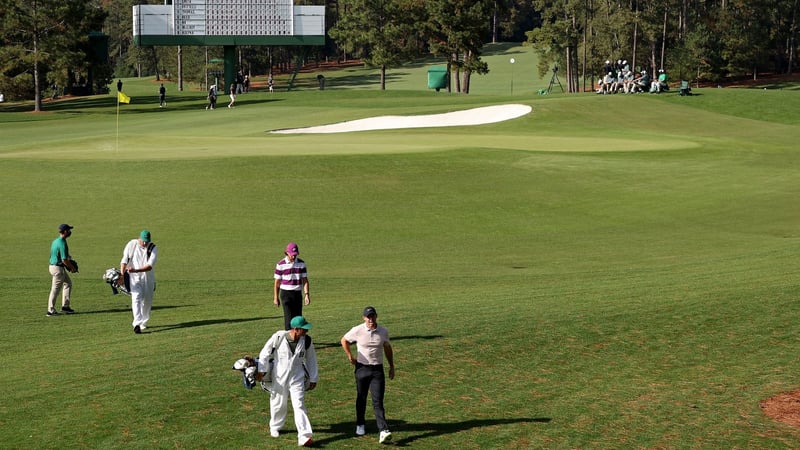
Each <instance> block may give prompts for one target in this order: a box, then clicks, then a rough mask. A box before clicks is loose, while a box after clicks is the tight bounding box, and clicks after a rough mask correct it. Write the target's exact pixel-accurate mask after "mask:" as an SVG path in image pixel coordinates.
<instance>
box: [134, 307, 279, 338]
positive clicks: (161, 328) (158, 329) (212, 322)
mask: <svg viewBox="0 0 800 450" xmlns="http://www.w3.org/2000/svg"><path fill="white" fill-rule="evenodd" d="M153 308H154V309H155V307H153ZM277 318H283V317H282V316H281V317H277V316H276V317H253V318H250V319H207V320H193V321H190V322H182V323H176V324H173V325H155V326H148V327H147V329H148V332H150V333H161V332H163V331H171V330H179V329H182V328H193V327H205V326H208V325H219V324H230V323H244V322H253V321H256V320H264V319H277Z"/></svg>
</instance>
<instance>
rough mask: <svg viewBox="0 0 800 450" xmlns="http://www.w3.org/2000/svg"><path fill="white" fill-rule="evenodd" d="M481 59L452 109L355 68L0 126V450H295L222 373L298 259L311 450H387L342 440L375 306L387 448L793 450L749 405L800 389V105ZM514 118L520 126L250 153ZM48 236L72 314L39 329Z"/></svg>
mask: <svg viewBox="0 0 800 450" xmlns="http://www.w3.org/2000/svg"><path fill="white" fill-rule="evenodd" d="M512 55H513V57H514V58H515V61H516V62H515V64H514V67H513V68H509V67H506V65H508V59H509V58H510V57H511V56H512ZM487 58H489V59H490V60H491V61H490V69H492V72H490V74H489V75H486V76H484V77H480V78H478V79H477V80H475V82H474V83H473V90H472V93H470V94H469V95H457V94H448V93H446V92H438V93H437V92H435V91H432V90H426V89H425V74H426V70H425V67H426V66H424V65H415V66H413V67H408V68H405V69H396V70H394V71H392V72H391V74H392V77H391V78H390V82H389V83H388V85H387V91H385V92H381V91H379V90H377V88H376V86H375V84H374V82H375V73H376V72H375V71H374V70H371V69H366V68H349V69H347V70H346V71H342V72H328V73H326V74H325V76H326V79H328V80H329V82H328V84H327V86H328V88H326V90H324V91H320V90H318V89H315V88H314V87H313V80H314V78H313V77H314V74H303V76H304V77H305V79H301V80H300V83H299V87H298V88H297V89H295V90H292V91H287V90H286V89H283V88H282V87H283V86H281V85H280V82H285V77H283V78H281V77H279V79H278V81H279V85H278V86H279V87H281V89H279V90H278V91H276V92H275V93H273V94H269V93H268V92H264V91H263V90H260V91H259V90H257V91H256V92H252V93H249V94H244V95H242V96H240V99H239V100H237V107H236V108H235V109H228V108H225V107H224V105H225V103H223V102H222V100H223V97H220V99H221V100H220V106H222V107H221V108H219V109H218V110H216V111H206V110H205V109H204V106H205V98H204V97H205V96H204V92H203V90H201V89H200V88H199V87H197V86H190V87H189V88H187V89H186V90H185V91H184V92H178V91H177V88H176V87H175V85H174V83H171V84H168V107H167V108H163V109H162V108H158V101H157V86H158V84H156V83H155V82H154V81H153V80H152V79H126V80H124V81H125V86H126V91H127V93H128V94H129V95H130V96H131V97H132V99H133V101H132V103H131V104H130V105H121V106H120V107H119V108H118V106H117V104H116V101H115V98H114V97H113V96H112V95H107V96H96V97H90V98H77V99H66V100H62V101H59V102H55V103H53V104H45V108H44V109H45V111H46V112H44V113H41V114H32V113H29V112H25V111H28V110H30V108H27V109H26V105H19V104H3V105H0V176H2V185H0V186H2V187H0V193H2V195H1V196H0V198H2V204H3V209H4V211H5V214H3V218H2V219H0V246H1V248H3V249H4V253H5V258H3V260H4V262H3V263H2V264H0V269H2V270H1V271H0V300H2V304H3V306H4V313H3V315H2V318H0V330H2V332H3V339H2V340H0V393H2V401H0V438H2V439H0V447H2V448H54V449H55V448H59V449H61V448H123V447H124V448H164V449H166V448H206V449H223V448H254V449H255V448H290V447H294V446H295V445H296V441H295V438H294V431H293V430H294V428H293V425H291V424H292V419H291V418H290V420H289V424H290V425H288V429H287V430H286V431H287V432H286V433H284V434H283V435H282V436H281V437H280V438H278V439H273V438H270V437H269V428H268V420H269V406H268V398H267V396H266V395H265V394H263V393H262V392H260V391H256V390H254V391H246V390H245V389H244V388H243V387H242V385H241V382H240V376H239V373H238V372H236V371H233V370H231V364H232V363H233V361H234V360H236V359H237V358H239V357H241V356H242V354H244V353H254V352H257V351H258V350H259V349H260V348H261V347H262V346H263V344H264V342H265V341H266V339H267V338H268V337H269V336H270V335H271V333H272V332H274V331H275V330H277V329H279V328H280V327H281V326H282V323H283V322H282V320H283V319H282V312H281V311H280V310H279V309H277V308H274V307H273V306H272V305H271V298H272V294H271V285H272V272H273V270H274V266H275V263H276V262H277V261H278V259H279V258H280V257H281V256H282V248H284V246H285V245H286V243H287V242H288V241H290V240H293V241H297V242H298V243H299V246H300V252H301V257H302V258H304V259H305V260H306V262H307V264H308V267H309V276H310V281H311V291H312V304H311V306H309V307H307V308H306V309H305V313H306V316H307V318H308V320H309V321H310V322H312V323H313V325H314V328H313V330H312V333H311V334H312V336H313V338H314V342H315V345H316V347H317V353H318V357H319V361H320V374H321V380H320V384H319V386H318V388H317V390H315V391H313V392H311V393H309V394H308V396H307V406H308V409H309V414H310V417H311V421H312V425H313V427H314V430H315V435H314V440H315V442H316V443H317V445H318V446H319V447H321V448H337V449H338V448H366V447H372V446H376V445H378V444H377V434H376V430H375V429H374V422H373V421H372V419H371V417H372V416H371V411H368V426H367V431H368V433H369V434H368V435H367V436H366V437H364V438H355V437H354V436H353V432H354V430H355V417H354V416H355V411H354V406H353V403H354V395H355V388H354V385H353V384H354V383H353V380H352V369H351V366H349V364H348V362H347V360H346V358H345V355H344V352H343V351H342V350H341V348H340V347H339V339H340V338H341V336H342V334H344V333H345V332H346V331H347V330H348V329H349V328H350V327H351V326H353V325H355V324H356V323H358V322H359V321H360V317H359V316H360V312H361V311H362V309H363V307H364V306H366V305H373V306H375V307H376V308H377V309H378V312H379V314H380V317H379V321H380V322H382V323H383V324H384V325H386V326H387V327H388V328H389V330H390V332H391V334H392V339H393V345H394V348H395V354H396V361H397V378H396V379H395V380H393V381H390V382H389V383H388V387H387V397H386V408H387V416H388V419H389V423H390V425H391V427H392V431H393V434H394V441H395V443H396V444H397V445H399V446H408V447H413V448H431V449H433V448H474V449H484V448H503V449H506V448H796V447H800V431H798V430H796V429H794V428H792V427H789V426H787V425H783V424H780V423H777V422H774V421H772V420H771V419H769V418H767V417H766V416H764V415H763V414H762V412H761V410H760V408H759V402H760V401H761V400H763V399H765V398H768V397H770V396H772V395H774V394H776V393H779V392H783V391H788V390H792V389H794V388H796V387H798V386H799V385H800V379H798V376H797V374H798V373H800V360H798V358H797V356H796V353H797V352H796V349H795V348H794V347H795V344H796V342H797V340H798V331H797V326H796V324H797V323H798V321H800V308H798V304H797V299H798V297H800V287H798V275H797V274H798V273H800V259H798V257H797V255H798V249H799V247H800V231H798V224H800V208H798V206H797V199H798V198H800V171H798V167H800V154H798V149H797V142H798V139H800V118H798V115H797V113H796V112H797V111H800V93H798V92H797V90H773V89H768V90H766V91H765V90H734V89H695V92H696V93H697V94H698V95H695V96H692V97H679V96H678V95H676V93H675V92H672V93H669V94H664V95H658V96H657V95H628V96H625V95H616V96H598V95H594V94H588V93H587V94H580V95H567V94H561V93H560V92H559V91H556V92H552V93H551V94H550V95H538V94H537V91H538V90H539V89H541V88H543V87H547V84H548V82H549V80H550V74H545V75H544V76H543V77H539V76H538V74H536V73H535V69H534V68H535V58H533V54H532V52H530V49H529V48H527V47H513V46H508V45H504V46H496V48H494V49H491V51H490V52H489V55H488V56H487ZM501 64H503V67H500V65H501ZM512 70H513V77H514V90H513V93H512V92H511V90H510V81H511V80H510V76H511V75H512V72H511V71H512ZM523 74H525V75H523ZM340 77H346V78H344V79H342V80H341V81H340V82H338V83H337V80H339V78H340ZM523 80H524V81H523ZM345 81H347V83H345ZM562 82H563V80H562ZM507 88H508V89H507ZM507 103H522V104H526V105H530V106H531V107H532V108H533V111H532V112H531V113H530V114H527V115H525V116H522V117H520V118H517V119H513V120H509V121H505V122H500V123H495V124H488V125H479V126H472V127H448V128H425V129H409V130H386V131H368V132H357V133H342V134H334V135H302V134H301V135H276V134H272V133H269V131H271V130H275V129H284V128H296V127H307V126H315V125H323V124H329V123H336V122H342V121H347V120H355V119H360V118H367V117H374V116H380V115H416V114H437V113H444V112H451V111H458V110H464V109H470V108H475V107H480V106H488V105H497V104H507ZM62 222H66V223H69V224H71V225H74V226H75V229H74V230H73V232H74V234H73V236H72V237H71V238H70V241H69V243H70V249H71V251H72V253H73V255H74V256H75V258H76V259H77V260H78V261H79V262H80V268H81V272H80V273H79V274H76V275H74V276H73V280H74V282H75V287H74V293H73V307H74V308H75V309H76V310H77V311H78V314H75V315H72V316H59V317H45V309H46V302H47V293H48V291H49V286H50V277H49V274H48V272H47V262H46V259H47V256H48V249H49V245H50V242H51V241H52V239H53V238H55V237H56V234H57V233H56V227H57V226H58V224H60V223H62ZM142 228H148V229H149V230H150V231H151V232H152V233H153V240H154V241H155V242H156V243H157V244H158V245H159V248H160V253H159V258H160V259H159V263H158V267H157V276H158V289H157V291H156V300H155V307H154V311H153V318H152V320H151V324H150V325H151V326H150V327H149V328H148V329H147V330H146V332H145V333H144V334H142V335H134V334H133V333H132V332H131V328H130V321H131V313H130V305H129V300H128V298H127V297H123V296H117V297H114V296H112V295H111V290H110V288H109V287H108V286H107V285H106V284H104V283H103V281H102V280H101V275H102V273H103V271H104V270H105V269H107V268H108V267H113V266H118V265H119V259H120V256H121V252H122V248H123V246H124V244H125V243H126V242H127V241H128V240H129V239H131V238H133V237H135V236H136V234H137V233H138V232H139V231H140V230H141V229H142Z"/></svg>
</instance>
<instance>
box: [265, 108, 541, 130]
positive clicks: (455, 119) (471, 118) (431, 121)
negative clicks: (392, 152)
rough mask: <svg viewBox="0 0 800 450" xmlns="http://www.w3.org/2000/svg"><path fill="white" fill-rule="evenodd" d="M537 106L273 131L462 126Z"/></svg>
mask: <svg viewBox="0 0 800 450" xmlns="http://www.w3.org/2000/svg"><path fill="white" fill-rule="evenodd" d="M532 110H533V108H531V107H530V106H528V105H495V106H484V107H482V108H473V109H466V110H464V111H456V112H450V113H444V114H426V115H420V116H378V117H370V118H367V119H358V120H350V121H347V122H341V123H333V124H330V125H320V126H316V127H308V128H294V129H290V130H275V131H272V133H280V134H295V133H350V132H353V131H371V130H396V129H400V128H429V127H461V126H468V125H484V124H487V123H496V122H503V121H505V120H511V119H516V118H517V117H521V116H524V115H525V114H528V113H530V112H531V111H532Z"/></svg>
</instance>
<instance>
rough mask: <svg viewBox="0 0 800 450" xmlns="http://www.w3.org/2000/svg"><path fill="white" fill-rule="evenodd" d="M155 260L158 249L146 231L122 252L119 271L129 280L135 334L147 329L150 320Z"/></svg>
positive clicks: (154, 286) (154, 287) (154, 282)
mask: <svg viewBox="0 0 800 450" xmlns="http://www.w3.org/2000/svg"><path fill="white" fill-rule="evenodd" d="M156 259H158V247H156V245H155V244H153V243H152V242H150V232H149V231H147V230H142V232H141V233H140V234H139V237H138V238H137V239H132V240H131V241H129V242H128V244H127V245H125V250H123V251H122V261H120V263H119V271H120V272H122V273H123V274H125V273H127V275H128V276H129V278H130V293H131V309H132V310H133V332H134V333H136V334H139V333H141V332H142V330H143V329H145V328H147V321H148V320H150V310H151V309H152V308H153V292H154V291H155V290H156V273H155V270H154V268H155V266H156ZM120 282H122V278H120Z"/></svg>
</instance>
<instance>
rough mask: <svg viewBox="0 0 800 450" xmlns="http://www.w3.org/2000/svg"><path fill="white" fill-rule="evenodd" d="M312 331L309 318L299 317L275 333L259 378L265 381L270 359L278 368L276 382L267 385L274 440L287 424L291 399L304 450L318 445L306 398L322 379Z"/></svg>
mask: <svg viewBox="0 0 800 450" xmlns="http://www.w3.org/2000/svg"><path fill="white" fill-rule="evenodd" d="M310 329H311V324H310V323H308V321H306V319H305V317H303V316H297V317H293V318H292V320H291V327H290V328H289V330H288V331H285V330H280V331H277V332H275V333H274V334H273V335H272V336H271V337H270V338H269V340H267V343H266V344H264V348H263V349H261V353H259V355H258V373H257V375H256V380H257V381H264V374H265V373H266V372H267V371H268V367H269V364H270V360H272V364H273V365H274V368H273V369H272V380H271V381H270V382H269V383H268V384H267V387H268V389H269V414H270V419H269V434H270V436H272V437H274V438H277V437H279V436H280V430H281V428H283V426H284V425H285V424H286V414H287V412H288V405H289V400H290V399H291V401H292V408H293V410H294V424H295V427H296V428H297V445H299V446H301V447H311V445H312V444H313V443H314V439H313V438H312V436H313V434H314V433H313V430H312V429H311V421H310V420H309V419H308V410H307V409H306V405H305V395H306V391H311V390H313V389H314V388H316V387H317V381H318V380H319V370H318V367H317V353H316V352H315V351H314V344H313V343H312V342H311V336H308V330H310ZM306 382H307V383H308V384H307V385H306ZM264 383H266V381H264ZM262 385H263V384H262Z"/></svg>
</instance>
